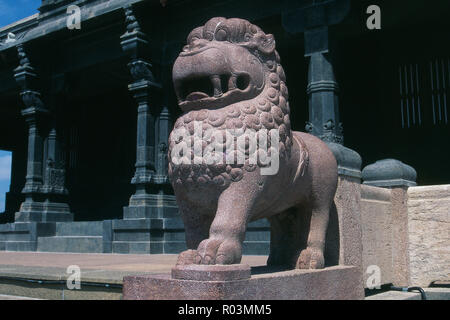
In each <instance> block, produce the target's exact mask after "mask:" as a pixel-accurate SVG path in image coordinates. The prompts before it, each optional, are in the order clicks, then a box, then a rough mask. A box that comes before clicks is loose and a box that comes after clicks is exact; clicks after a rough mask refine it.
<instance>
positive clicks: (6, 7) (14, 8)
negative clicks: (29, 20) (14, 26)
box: [0, 0, 41, 27]
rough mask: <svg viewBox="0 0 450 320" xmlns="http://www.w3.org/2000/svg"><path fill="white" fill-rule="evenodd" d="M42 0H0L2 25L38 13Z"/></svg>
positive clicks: (0, 25) (0, 23)
mask: <svg viewBox="0 0 450 320" xmlns="http://www.w3.org/2000/svg"><path fill="white" fill-rule="evenodd" d="M40 5H41V0H0V27H4V26H6V25H8V24H10V23H13V22H15V21H17V20H20V19H23V18H26V17H28V16H31V15H33V14H35V13H37V9H38V8H39V7H40Z"/></svg>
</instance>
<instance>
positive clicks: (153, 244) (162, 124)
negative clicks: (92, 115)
mask: <svg viewBox="0 0 450 320" xmlns="http://www.w3.org/2000/svg"><path fill="white" fill-rule="evenodd" d="M125 16H126V25H127V31H126V33H125V34H124V35H122V37H121V45H122V49H123V50H124V51H125V52H126V53H127V54H128V56H129V57H130V63H129V64H128V67H129V69H130V74H131V78H132V82H131V83H130V84H129V86H128V89H129V91H130V93H131V94H132V96H133V98H134V99H135V100H136V102H137V105H138V114H137V138H136V164H135V174H134V176H133V179H132V180H131V183H132V184H134V185H135V186H136V191H135V193H134V194H133V195H132V196H131V197H130V201H129V205H128V206H127V207H125V208H124V214H123V220H113V221H111V223H109V222H104V252H113V253H177V252H180V251H181V250H183V249H185V247H186V245H185V242H184V233H183V226H182V221H181V219H180V217H178V208H177V205H176V201H175V197H174V196H173V195H170V185H169V181H168V178H167V169H166V166H167V159H166V158H167V143H168V133H169V125H170V123H169V114H168V111H167V108H161V107H160V106H158V103H159V102H157V101H159V100H160V99H157V98H159V96H160V94H161V87H162V86H161V85H160V84H159V83H157V82H156V80H155V78H154V76H153V73H152V70H151V67H152V65H151V64H150V62H149V61H148V60H147V59H146V58H145V52H146V51H148V40H147V37H146V35H145V34H144V33H143V32H142V31H141V28H140V26H139V23H138V21H137V20H136V18H135V16H134V12H133V7H132V6H131V5H128V6H126V7H125ZM110 228H111V231H110ZM181 239H183V240H181Z"/></svg>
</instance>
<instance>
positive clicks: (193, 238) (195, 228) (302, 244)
mask: <svg viewBox="0 0 450 320" xmlns="http://www.w3.org/2000/svg"><path fill="white" fill-rule="evenodd" d="M173 83H174V88H175V92H176V95H177V98H178V104H179V107H180V108H181V109H182V111H183V114H182V115H181V117H180V118H178V120H177V121H176V123H175V125H174V130H173V131H172V133H171V135H170V138H169V150H168V152H169V177H170V179H171V183H172V185H173V189H174V192H175V195H176V198H177V203H178V206H179V209H180V214H181V217H182V219H183V222H184V225H185V232H186V243H187V247H188V250H187V251H185V252H182V253H181V254H180V255H179V258H178V262H177V264H178V265H187V264H202V265H215V264H222V265H229V264H239V263H240V261H241V258H242V244H243V241H244V239H245V232H246V228H247V224H248V223H249V222H251V221H254V220H258V219H263V218H267V219H268V220H269V221H270V223H271V244H270V256H269V259H268V265H283V266H288V267H291V268H294V267H296V268H301V269H320V268H323V267H324V264H325V262H324V246H325V235H326V231H327V226H328V219H329V212H330V207H331V206H332V204H333V200H334V195H335V192H336V188H337V180H338V174H337V163H336V159H335V157H334V156H333V153H332V152H331V151H330V149H329V148H328V147H327V145H326V144H325V143H324V142H322V141H321V140H320V139H318V138H316V137H314V136H312V135H309V134H306V133H302V132H293V131H291V124H290V119H289V111H290V107H289V95H288V88H287V85H286V76H285V73H284V70H283V67H282V66H281V64H280V57H279V55H278V53H277V51H276V49H275V39H274V37H273V35H271V34H266V33H264V32H263V31H262V30H261V29H260V28H259V27H257V26H255V25H253V24H251V23H250V22H248V21H246V20H242V19H226V18H213V19H211V20H209V21H208V22H207V23H206V24H205V25H204V26H202V27H199V28H196V29H194V30H193V31H192V32H191V33H190V34H189V36H188V38H187V45H186V46H185V47H184V49H183V51H182V52H181V53H180V54H179V56H178V58H177V59H176V61H175V63H174V66H173Z"/></svg>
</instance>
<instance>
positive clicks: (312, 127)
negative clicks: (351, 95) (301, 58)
mask: <svg viewBox="0 0 450 320" xmlns="http://www.w3.org/2000/svg"><path fill="white" fill-rule="evenodd" d="M312 41H313V40H312ZM338 90H339V87H338V84H337V82H336V80H335V77H334V71H333V65H332V63H331V61H330V56H329V54H327V53H322V52H314V53H312V54H311V55H310V61H309V70H308V87H307V93H308V98H309V122H308V123H307V124H306V128H305V129H306V131H307V132H308V133H311V134H313V135H315V136H317V137H319V138H320V139H322V140H323V141H326V142H335V143H341V144H342V143H343V127H342V123H341V122H340V120H339V99H338Z"/></svg>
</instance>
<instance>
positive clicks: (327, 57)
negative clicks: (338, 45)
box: [283, 0, 350, 144]
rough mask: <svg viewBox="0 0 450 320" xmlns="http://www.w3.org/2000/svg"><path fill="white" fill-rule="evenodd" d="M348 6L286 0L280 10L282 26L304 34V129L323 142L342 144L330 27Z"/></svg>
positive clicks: (341, 0) (333, 0) (344, 1)
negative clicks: (306, 102)
mask: <svg viewBox="0 0 450 320" xmlns="http://www.w3.org/2000/svg"><path fill="white" fill-rule="evenodd" d="M349 9H350V1H349V0H330V1H295V0H288V1H286V3H285V8H284V12H283V26H284V28H285V29H286V30H288V31H289V32H292V33H300V32H303V33H304V39H305V57H307V58H309V70H308V87H307V93H308V97H309V121H308V122H307V124H306V128H305V129H306V131H307V132H308V133H311V134H313V135H315V136H317V137H319V138H321V139H322V140H324V141H326V142H333V143H339V144H342V143H343V127H342V124H341V122H340V117H339V99H338V91H339V87H338V84H337V82H336V79H335V76H334V70H333V61H332V50H331V48H330V47H331V46H330V37H329V26H331V25H334V24H337V23H339V22H341V21H342V20H343V19H344V18H345V16H346V15H347V14H348V12H349Z"/></svg>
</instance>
